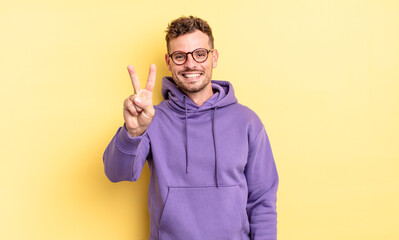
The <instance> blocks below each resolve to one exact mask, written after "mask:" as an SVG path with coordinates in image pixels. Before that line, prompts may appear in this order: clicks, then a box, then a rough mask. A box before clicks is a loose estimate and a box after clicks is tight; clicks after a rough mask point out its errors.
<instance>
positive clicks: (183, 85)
mask: <svg viewBox="0 0 399 240" xmlns="http://www.w3.org/2000/svg"><path fill="white" fill-rule="evenodd" d="M197 48H206V49H208V50H210V49H211V45H210V43H209V37H208V35H206V33H203V32H201V31H199V30H197V31H195V32H192V33H187V34H184V35H181V36H179V37H177V38H174V39H172V40H170V41H169V52H170V53H171V54H172V53H173V52H175V51H183V52H192V51H194V50H195V49H197ZM165 60H166V64H167V66H168V69H169V71H171V73H172V77H173V80H174V81H175V83H176V85H177V86H178V87H179V88H180V89H181V90H182V91H183V92H185V93H199V92H203V91H204V92H206V91H212V85H211V84H210V83H211V79H212V69H213V68H215V67H216V65H217V60H218V52H217V51H216V50H214V51H213V52H209V53H208V59H207V60H206V61H205V62H202V63H198V62H196V61H195V60H194V59H193V57H192V55H191V54H188V55H187V61H186V62H185V63H184V64H183V65H176V64H175V63H174V62H173V61H172V59H171V58H170V57H169V56H168V54H166V55H165Z"/></svg>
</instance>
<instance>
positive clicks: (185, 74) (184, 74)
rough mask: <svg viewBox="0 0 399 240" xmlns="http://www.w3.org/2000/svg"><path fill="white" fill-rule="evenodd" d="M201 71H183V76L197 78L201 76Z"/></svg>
mask: <svg viewBox="0 0 399 240" xmlns="http://www.w3.org/2000/svg"><path fill="white" fill-rule="evenodd" d="M201 75H202V74H201V73H183V74H182V76H183V77H185V78H197V77H199V76H201Z"/></svg>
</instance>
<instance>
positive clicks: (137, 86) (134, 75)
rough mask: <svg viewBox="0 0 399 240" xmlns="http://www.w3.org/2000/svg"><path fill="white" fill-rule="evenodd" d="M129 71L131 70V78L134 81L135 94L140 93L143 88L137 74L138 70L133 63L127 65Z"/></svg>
mask: <svg viewBox="0 0 399 240" xmlns="http://www.w3.org/2000/svg"><path fill="white" fill-rule="evenodd" d="M127 71H128V72H129V75H130V80H131V81H132V85H133V89H134V94H137V95H139V94H140V91H141V88H140V80H139V77H138V76H137V73H136V70H134V67H133V66H132V65H129V66H127Z"/></svg>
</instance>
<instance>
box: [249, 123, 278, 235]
mask: <svg viewBox="0 0 399 240" xmlns="http://www.w3.org/2000/svg"><path fill="white" fill-rule="evenodd" d="M245 176H246V178H247V183H248V203H247V212H248V217H249V223H250V229H251V230H250V234H251V240H276V239H277V212H276V200H277V197H276V194H277V187H278V181H279V180H278V174H277V169H276V165H275V162H274V158H273V154H272V151H271V147H270V143H269V139H268V137H267V134H266V131H265V129H264V127H262V129H261V130H260V132H258V134H257V135H256V137H255V138H254V139H253V140H251V139H250V146H249V155H248V162H247V166H246V168H245Z"/></svg>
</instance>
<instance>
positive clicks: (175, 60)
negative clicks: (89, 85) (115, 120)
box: [103, 16, 278, 240]
mask: <svg viewBox="0 0 399 240" xmlns="http://www.w3.org/2000/svg"><path fill="white" fill-rule="evenodd" d="M166 41H167V48H168V54H166V55H165V61H166V64H167V66H168V69H169V70H170V71H171V73H172V77H164V78H163V79H162V95H163V97H164V98H165V100H164V101H162V102H161V103H160V104H159V105H157V106H153V104H152V91H153V87H154V83H155V66H154V65H151V67H150V72H149V77H148V81H147V85H146V87H145V88H144V89H141V88H140V82H139V80H138V78H137V75H136V72H135V70H134V68H133V67H132V66H129V67H128V71H129V74H130V76H131V80H132V84H133V88H134V91H135V93H134V95H131V96H129V97H128V98H127V99H126V100H125V101H124V108H123V115H124V119H125V124H124V126H123V127H121V128H119V130H118V131H117V133H116V135H115V136H114V138H113V139H112V141H111V142H110V143H109V145H108V147H107V149H106V150H105V152H104V157H103V159H104V167H105V173H106V175H107V177H108V178H109V179H110V180H111V181H113V182H118V181H136V180H137V179H138V177H139V176H140V173H141V171H142V168H143V165H144V163H145V161H146V160H147V162H148V165H149V168H150V172H151V178H150V185H149V195H148V208H149V213H150V240H155V239H162V240H222V239H226V240H239V239H240V240H248V239H252V240H265V239H276V238H277V237H276V234H277V230H276V224H277V220H276V218H277V213H276V192H277V187H278V175H277V171H276V166H275V162H274V159H273V155H272V151H271V147H270V144H269V140H268V137H267V134H266V131H265V129H264V126H263V124H262V122H261V120H260V119H259V118H258V116H257V115H256V114H255V113H254V112H253V111H251V110H250V109H249V108H247V107H245V106H243V105H241V104H239V103H238V102H237V99H236V97H235V96H234V90H233V87H232V85H231V84H230V83H229V82H226V81H211V78H212V69H213V68H215V67H216V65H217V61H218V52H217V50H216V49H214V46H213V36H212V31H211V28H210V27H209V25H208V24H207V22H205V21H204V20H202V19H200V18H195V17H192V16H190V17H187V18H186V17H181V18H179V19H176V20H174V21H173V22H171V23H170V24H169V26H168V29H167V35H166Z"/></svg>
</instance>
